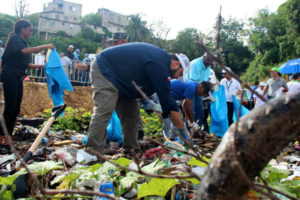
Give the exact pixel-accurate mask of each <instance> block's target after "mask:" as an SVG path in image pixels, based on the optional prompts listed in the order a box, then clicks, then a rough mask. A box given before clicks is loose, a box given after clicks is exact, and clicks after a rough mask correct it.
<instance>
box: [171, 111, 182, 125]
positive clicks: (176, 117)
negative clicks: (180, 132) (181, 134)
mask: <svg viewBox="0 0 300 200" xmlns="http://www.w3.org/2000/svg"><path fill="white" fill-rule="evenodd" d="M170 119H171V121H172V122H173V124H174V125H175V126H176V127H177V128H178V129H182V128H184V123H183V120H182V119H181V116H180V113H179V112H178V111H171V112H170Z"/></svg>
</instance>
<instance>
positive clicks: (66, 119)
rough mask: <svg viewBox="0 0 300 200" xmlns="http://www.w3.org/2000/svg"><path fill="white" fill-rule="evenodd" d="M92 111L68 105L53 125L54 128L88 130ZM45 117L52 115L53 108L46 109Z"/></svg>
mask: <svg viewBox="0 0 300 200" xmlns="http://www.w3.org/2000/svg"><path fill="white" fill-rule="evenodd" d="M91 116H92V115H91V112H88V111H86V110H85V109H84V108H79V109H74V108H72V107H67V108H66V110H65V112H64V113H63V116H62V117H58V118H57V120H56V121H55V122H54V123H53V125H52V126H51V129H52V130H55V131H57V130H66V129H70V130H76V131H86V130H87V129H88V127H89V124H90V121H91ZM43 117H45V118H50V117H51V109H46V110H45V111H44V114H43Z"/></svg>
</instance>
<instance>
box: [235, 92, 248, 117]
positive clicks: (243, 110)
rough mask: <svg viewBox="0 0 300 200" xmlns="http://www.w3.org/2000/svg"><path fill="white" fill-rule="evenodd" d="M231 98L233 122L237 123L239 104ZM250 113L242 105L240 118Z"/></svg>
mask: <svg viewBox="0 0 300 200" xmlns="http://www.w3.org/2000/svg"><path fill="white" fill-rule="evenodd" d="M232 98H233V109H234V111H233V122H236V121H237V116H238V112H239V108H240V102H239V101H238V100H237V99H236V98H235V97H234V96H233V95H232ZM249 112H250V111H249V110H248V109H247V108H246V107H245V106H243V105H242V108H241V113H240V117H242V116H244V115H246V114H247V113H249Z"/></svg>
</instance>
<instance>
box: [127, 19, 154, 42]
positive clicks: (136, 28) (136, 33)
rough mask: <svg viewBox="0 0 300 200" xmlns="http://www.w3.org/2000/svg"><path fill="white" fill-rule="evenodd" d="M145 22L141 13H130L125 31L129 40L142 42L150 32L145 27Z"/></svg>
mask: <svg viewBox="0 0 300 200" xmlns="http://www.w3.org/2000/svg"><path fill="white" fill-rule="evenodd" d="M146 24H147V22H146V21H142V18H141V15H140V14H136V15H130V16H129V20H128V24H127V26H126V27H125V31H126V32H127V33H128V41H129V42H144V41H146V39H147V37H148V36H149V34H150V30H149V29H148V28H147V27H146Z"/></svg>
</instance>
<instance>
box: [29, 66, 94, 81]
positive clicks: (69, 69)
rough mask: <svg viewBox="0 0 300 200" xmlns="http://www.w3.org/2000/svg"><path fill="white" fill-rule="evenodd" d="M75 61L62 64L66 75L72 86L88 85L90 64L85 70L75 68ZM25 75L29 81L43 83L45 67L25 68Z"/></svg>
mask: <svg viewBox="0 0 300 200" xmlns="http://www.w3.org/2000/svg"><path fill="white" fill-rule="evenodd" d="M75 63H76V62H75V61H72V62H71V63H69V64H67V66H63V68H64V70H65V72H66V74H67V76H68V77H69V79H70V81H71V84H72V85H73V86H77V85H78V86H89V85H91V83H90V75H89V73H90V72H89V71H90V65H88V69H87V70H79V69H76V68H75ZM27 75H28V76H29V79H30V80H31V81H35V82H41V83H43V82H44V83H45V82H47V78H46V69H45V68H40V69H29V70H27Z"/></svg>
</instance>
